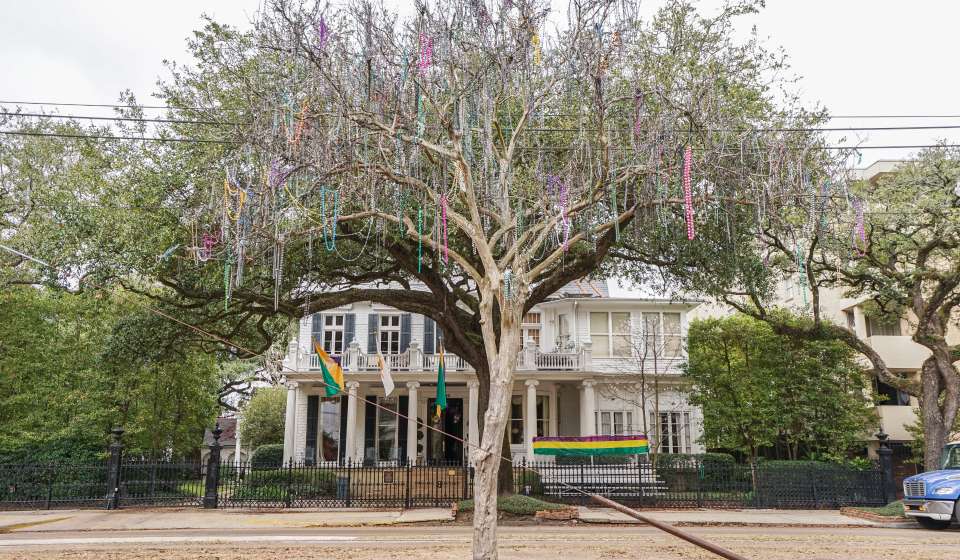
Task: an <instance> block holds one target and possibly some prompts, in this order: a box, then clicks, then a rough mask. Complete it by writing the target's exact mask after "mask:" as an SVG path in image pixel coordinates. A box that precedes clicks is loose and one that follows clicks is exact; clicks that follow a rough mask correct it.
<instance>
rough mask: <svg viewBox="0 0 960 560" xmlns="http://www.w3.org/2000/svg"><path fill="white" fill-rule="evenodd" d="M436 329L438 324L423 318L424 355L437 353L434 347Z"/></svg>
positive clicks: (425, 317) (428, 318)
mask: <svg viewBox="0 0 960 560" xmlns="http://www.w3.org/2000/svg"><path fill="white" fill-rule="evenodd" d="M434 328H436V323H434V322H433V319H431V318H430V317H427V316H426V315H424V316H423V353H424V354H434V353H436V350H435V349H434V347H433V342H434V340H433V339H434V336H433V330H434Z"/></svg>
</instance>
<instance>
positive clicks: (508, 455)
mask: <svg viewBox="0 0 960 560" xmlns="http://www.w3.org/2000/svg"><path fill="white" fill-rule="evenodd" d="M484 367H485V368H486V369H483V370H482V371H481V370H480V369H479V368H478V369H477V380H478V381H479V382H480V391H479V394H478V399H477V401H478V402H477V405H478V407H477V410H479V411H480V413H481V414H483V412H484V411H485V410H487V406H488V403H489V402H490V369H489V367H487V366H486V362H484ZM507 412H508V413H509V409H508V411H507ZM479 420H480V426H479V428H480V438H481V441H482V438H483V433H484V431H485V430H484V422H483V418H480V419H479ZM468 453H470V454H471V455H470V456H471V457H472V453H473V450H472V449H471V450H469V451H468ZM500 453H501V462H502V463H504V464H506V463H507V462H508V461H510V460H511V459H512V452H511V451H510V423H509V422H507V424H506V426H505V427H504V430H503V446H502V447H501V449H500ZM513 487H514V484H513V469H500V470H499V471H498V473H497V490H498V494H499V495H501V496H503V495H505V494H512V493H513Z"/></svg>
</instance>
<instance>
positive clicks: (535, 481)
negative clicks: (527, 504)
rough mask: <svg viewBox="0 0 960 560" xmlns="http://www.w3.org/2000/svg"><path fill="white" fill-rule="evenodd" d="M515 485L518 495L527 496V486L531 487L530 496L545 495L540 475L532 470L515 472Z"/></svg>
mask: <svg viewBox="0 0 960 560" xmlns="http://www.w3.org/2000/svg"><path fill="white" fill-rule="evenodd" d="M514 484H515V485H516V488H517V494H527V486H529V487H530V492H529V495H531V496H541V495H543V483H541V482H540V473H538V472H536V471H532V470H530V469H526V470H522V469H521V470H520V471H519V472H514Z"/></svg>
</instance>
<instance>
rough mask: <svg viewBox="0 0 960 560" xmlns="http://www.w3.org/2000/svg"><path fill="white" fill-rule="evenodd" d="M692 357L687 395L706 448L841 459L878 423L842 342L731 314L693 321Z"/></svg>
mask: <svg viewBox="0 0 960 560" xmlns="http://www.w3.org/2000/svg"><path fill="white" fill-rule="evenodd" d="M782 320H784V321H794V322H798V319H796V318H789V317H784V318H783V319H782ZM689 356H690V358H689V363H688V366H687V374H688V375H689V376H690V379H691V381H692V382H693V390H692V393H691V397H690V398H691V402H692V403H695V404H698V405H700V406H701V407H702V408H703V415H704V440H705V442H706V443H707V444H708V445H709V446H711V447H719V448H724V449H729V450H735V451H740V452H743V453H745V454H747V455H749V456H750V458H751V459H753V460H756V458H757V457H758V456H759V454H760V452H761V451H762V450H763V449H764V448H771V447H774V448H780V449H783V450H784V451H785V454H786V457H787V458H789V459H823V458H829V459H834V460H839V459H843V458H846V457H847V456H848V453H849V452H851V451H853V450H854V449H856V447H857V445H858V443H860V442H862V440H863V438H864V436H865V434H868V433H869V430H870V429H871V428H873V427H874V426H875V425H876V417H875V414H874V413H873V411H872V410H871V402H870V400H869V399H868V398H866V397H865V393H864V391H865V388H866V387H867V386H868V384H867V383H868V377H867V375H866V373H865V372H864V371H863V369H862V367H860V366H859V365H858V364H857V361H856V352H854V351H853V350H852V349H851V348H850V347H848V346H846V345H844V344H843V343H842V342H839V341H807V340H802V339H793V338H790V337H787V336H783V335H778V334H776V333H775V332H774V330H773V328H772V327H771V326H770V325H769V324H767V323H765V322H763V321H758V320H756V319H752V318H750V317H746V316H743V315H736V316H732V317H728V318H724V319H707V320H702V321H696V322H694V323H692V324H691V326H690V332H689Z"/></svg>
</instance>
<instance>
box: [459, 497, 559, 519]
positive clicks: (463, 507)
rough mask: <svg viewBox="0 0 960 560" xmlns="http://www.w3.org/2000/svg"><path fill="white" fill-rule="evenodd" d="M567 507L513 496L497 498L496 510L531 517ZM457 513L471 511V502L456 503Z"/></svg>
mask: <svg viewBox="0 0 960 560" xmlns="http://www.w3.org/2000/svg"><path fill="white" fill-rule="evenodd" d="M566 507H569V506H565V505H563V504H554V503H551V502H544V501H543V500H538V499H536V498H531V497H530V496H524V495H521V494H513V495H511V496H501V497H499V498H497V509H498V510H499V511H502V512H504V513H512V514H514V515H533V514H535V513H537V512H538V511H544V510H551V511H552V510H557V509H564V508H566ZM457 511H460V512H463V511H473V500H462V501H460V502H457Z"/></svg>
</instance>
